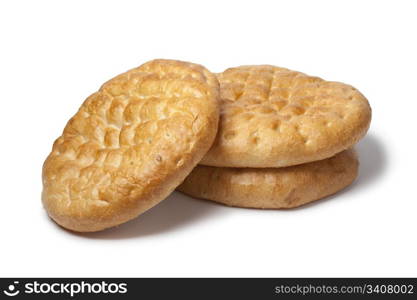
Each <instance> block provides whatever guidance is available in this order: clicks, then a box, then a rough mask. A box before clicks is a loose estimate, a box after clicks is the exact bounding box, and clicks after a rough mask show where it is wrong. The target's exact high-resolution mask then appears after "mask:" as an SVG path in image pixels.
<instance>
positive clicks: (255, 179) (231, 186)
mask: <svg viewBox="0 0 417 300" xmlns="http://www.w3.org/2000/svg"><path fill="white" fill-rule="evenodd" d="M358 166H359V162H358V159H357V156H356V153H355V151H354V150H346V151H343V152H341V153H339V154H337V155H335V156H333V157H331V158H327V159H324V160H321V161H315V162H312V163H307V164H302V165H297V166H292V167H285V168H264V169H256V168H220V167H209V166H202V165H198V166H197V167H196V168H195V169H194V170H193V171H192V172H191V173H190V175H188V177H187V178H186V179H185V181H184V182H183V183H182V184H181V185H180V186H179V187H178V188H177V190H178V191H181V192H183V193H185V194H187V195H190V196H192V197H196V198H201V199H207V200H212V201H215V202H218V203H222V204H225V205H229V206H236V207H250V208H293V207H297V206H300V205H303V204H306V203H309V202H312V201H315V200H318V199H321V198H323V197H326V196H329V195H331V194H334V193H336V192H338V191H340V190H341V189H343V188H345V187H347V186H348V185H350V184H351V183H352V182H353V181H354V180H355V178H356V177H357V174H358Z"/></svg>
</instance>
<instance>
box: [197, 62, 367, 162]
mask: <svg viewBox="0 0 417 300" xmlns="http://www.w3.org/2000/svg"><path fill="white" fill-rule="evenodd" d="M218 79H219V82H220V98H221V107H220V109H221V116H220V124H219V132H218V134H217V137H216V140H215V142H214V144H213V146H212V148H211V149H210V150H209V152H208V153H207V155H206V156H205V157H204V158H203V160H202V161H201V162H200V164H203V165H208V166H217V167H253V168H268V167H286V166H291V165H297V164H302V163H306V162H311V161H316V160H321V159H324V158H328V157H331V156H333V155H335V154H336V153H339V152H341V151H343V150H345V149H348V148H350V147H352V146H353V145H354V144H356V143H357V142H358V140H359V139H361V138H362V137H363V136H364V135H365V133H366V131H367V130H368V128H369V124H370V120H371V108H370V106H369V103H368V101H367V100H366V98H365V97H364V96H363V95H362V94H361V93H360V92H359V91H358V90H356V89H355V88H353V87H352V86H349V85H346V84H343V83H339V82H329V81H324V80H323V79H320V78H318V77H311V76H307V75H305V74H303V73H300V72H295V71H291V70H288V69H284V68H279V67H274V66H267V65H263V66H241V67H237V68H230V69H227V70H226V71H224V72H223V73H221V74H218Z"/></svg>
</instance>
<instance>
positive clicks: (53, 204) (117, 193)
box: [42, 60, 219, 231]
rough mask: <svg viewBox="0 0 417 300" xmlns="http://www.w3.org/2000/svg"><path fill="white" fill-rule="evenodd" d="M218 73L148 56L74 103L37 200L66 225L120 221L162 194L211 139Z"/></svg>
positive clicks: (93, 227)
mask: <svg viewBox="0 0 417 300" xmlns="http://www.w3.org/2000/svg"><path fill="white" fill-rule="evenodd" d="M218 98H219V86H218V81H217V79H216V78H215V76H214V75H213V74H211V73H210V72H209V71H208V70H206V69H205V68H204V67H202V66H200V65H196V64H192V63H187V62H180V61H174V60H154V61H150V62H148V63H145V64H143V65H142V66H140V67H138V68H136V69H132V70H130V71H128V72H126V73H123V74H121V75H119V76H117V77H115V78H113V79H111V80H110V81H108V82H106V83H105V84H104V85H103V86H102V87H101V88H100V89H99V91H98V92H96V93H94V94H92V95H91V96H90V97H88V98H87V100H86V101H85V102H84V103H83V104H82V106H81V107H80V109H79V111H78V112H77V113H76V114H75V115H74V116H73V117H72V118H71V120H70V121H69V122H68V124H67V125H66V127H65V129H64V131H63V134H62V135H61V136H60V137H59V138H58V139H57V140H56V141H55V143H54V145H53V149H52V152H51V154H50V155H49V156H48V158H47V159H46V161H45V163H44V166H43V192H42V201H43V204H44V207H45V208H46V210H47V212H48V214H49V215H50V217H51V218H52V219H53V220H55V221H56V222H57V223H58V224H59V225H61V226H63V227H65V228H68V229H70V230H74V231H98V230H102V229H105V228H108V227H111V226H115V225H118V224H121V223H124V222H126V221H128V220H131V219H132V218H135V217H136V216H138V215H139V214H141V213H143V212H144V211H146V210H147V209H149V208H151V207H152V206H154V205H155V204H157V203H158V202H160V201H161V200H163V199H164V198H166V197H167V196H168V195H169V194H170V193H171V192H172V191H173V190H174V189H175V187H176V186H177V185H179V184H180V183H181V182H182V181H183V180H184V178H185V177H186V176H187V175H188V174H189V173H190V172H191V170H192V169H193V168H194V166H195V165H196V164H197V163H198V162H199V161H200V160H201V158H202V157H203V156H204V155H205V153H206V152H207V150H208V149H209V148H210V146H211V145H212V143H213V140H214V138H215V135H216V132H217V126H218V119H219V101H218Z"/></svg>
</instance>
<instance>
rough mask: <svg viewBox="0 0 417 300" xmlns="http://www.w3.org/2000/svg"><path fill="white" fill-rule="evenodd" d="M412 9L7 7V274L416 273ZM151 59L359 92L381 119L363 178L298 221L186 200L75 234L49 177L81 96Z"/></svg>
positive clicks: (398, 5) (3, 7)
mask: <svg viewBox="0 0 417 300" xmlns="http://www.w3.org/2000/svg"><path fill="white" fill-rule="evenodd" d="M415 3H416V2H415V1H392V2H385V1H352V0H350V1H287V2H281V1H261V0H256V1H252V2H248V1H236V2H233V1H225V0H222V1H213V0H211V1H206V3H205V4H203V3H200V1H189V2H184V1H166V2H161V1H156V0H152V1H66V2H64V1H25V2H23V1H2V2H1V4H0V32H1V35H0V54H1V55H0V86H1V94H0V103H1V106H0V109H1V116H0V130H1V136H0V142H1V148H0V149H1V150H0V151H1V155H0V186H1V199H0V239H1V242H0V276H12V277H13V276H417V259H416V253H417V240H416V228H417V218H416V212H417V196H416V184H417V183H416V179H417V176H416V168H417V155H416V146H417V145H416V138H417V134H416V129H417V126H416V119H417V116H416V111H417V95H416V91H417V89H416V88H417V75H416V70H417V58H416V57H417V44H416V40H417V36H416V30H417V17H416V13H417V7H416V5H415ZM153 58H173V59H181V60H187V61H192V62H197V63H200V64H203V65H205V66H206V67H207V68H209V69H210V70H212V71H214V72H219V71H222V70H223V69H225V68H227V67H231V66H237V65H241V64H274V65H278V66H282V67H287V68H291V69H294V70H299V71H303V72H306V73H308V74H311V75H316V76H320V77H323V78H325V79H328V80H336V81H343V82H347V83H349V84H352V85H354V86H355V87H357V88H358V89H359V90H360V91H362V92H363V93H364V94H365V95H366V96H367V98H368V99H369V101H370V103H371V105H372V108H373V120H372V125H371V129H370V131H369V133H368V135H367V137H366V138H365V139H363V140H362V141H361V142H360V144H359V145H358V149H359V153H360V160H361V168H360V176H359V178H358V180H357V181H356V183H355V184H354V185H352V186H351V187H350V188H348V189H347V190H345V191H343V192H341V193H339V194H337V195H336V196H333V197H330V198H327V199H325V200H322V201H319V202H317V203H315V204H311V205H308V206H306V207H304V208H299V209H294V210H288V211H261V210H250V209H237V208H228V207H224V206H220V205H216V204H213V203H210V202H205V201H201V200H194V199H191V198H188V197H185V196H183V195H181V194H179V193H174V194H173V195H172V196H170V197H169V198H168V199H166V201H163V202H162V203H161V204H160V205H158V206H156V207H154V208H153V209H151V210H150V211H148V212H147V213H145V214H144V215H142V216H140V217H139V218H138V219H136V220H134V221H132V222H130V223H128V224H125V225H123V226H120V227H118V228H114V229H110V230H107V231H103V232H100V233H95V234H88V235H82V234H73V233H69V232H67V231H65V230H62V229H61V228H59V227H58V226H56V225H55V224H54V223H53V222H51V221H50V220H49V218H48V217H47V215H46V213H45V212H44V210H43V208H42V205H41V198H40V195H41V189H42V186H41V167H42V163H43V161H44V159H45V158H46V156H47V154H48V153H49V151H50V149H51V146H52V142H53V141H54V139H55V138H56V137H58V136H59V135H60V133H61V131H62V129H63V128H64V126H65V124H66V122H67V120H68V119H69V118H70V117H71V116H72V115H73V114H74V113H75V112H76V111H77V109H78V107H79V105H80V104H81V103H82V101H83V100H84V99H85V98H86V97H87V96H88V95H89V94H91V93H92V92H94V91H95V90H96V89H97V88H98V87H99V86H100V85H101V84H102V83H103V82H104V81H106V80H107V79H110V78H111V77H113V76H115V75H117V74H119V73H121V72H124V71H126V70H127V69H130V68H132V67H135V66H138V65H140V64H142V63H144V62H145V61H147V60H150V59H153Z"/></svg>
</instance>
